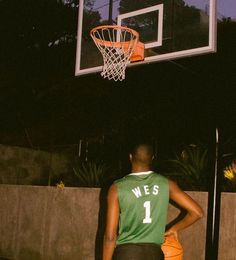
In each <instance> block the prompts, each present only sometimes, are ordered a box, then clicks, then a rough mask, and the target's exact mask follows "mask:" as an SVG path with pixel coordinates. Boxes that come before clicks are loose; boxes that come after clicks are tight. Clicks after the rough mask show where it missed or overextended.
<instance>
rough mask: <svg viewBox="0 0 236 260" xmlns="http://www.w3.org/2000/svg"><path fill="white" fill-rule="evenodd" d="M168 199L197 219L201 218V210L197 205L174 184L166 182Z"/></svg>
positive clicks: (170, 181)
mask: <svg viewBox="0 0 236 260" xmlns="http://www.w3.org/2000/svg"><path fill="white" fill-rule="evenodd" d="M168 182H169V194H170V199H171V200H173V201H174V202H176V203H177V204H178V205H179V206H181V207H182V208H184V209H186V210H187V211H189V212H194V213H195V214H196V215H198V216H199V217H202V216H203V210H202V208H201V207H200V205H198V203H197V202H196V201H195V200H193V199H192V198H191V197H190V196H189V195H188V194H187V193H186V192H184V191H183V190H182V189H181V188H180V187H179V186H178V185H177V183H176V182H174V181H172V180H170V179H169V180H168Z"/></svg>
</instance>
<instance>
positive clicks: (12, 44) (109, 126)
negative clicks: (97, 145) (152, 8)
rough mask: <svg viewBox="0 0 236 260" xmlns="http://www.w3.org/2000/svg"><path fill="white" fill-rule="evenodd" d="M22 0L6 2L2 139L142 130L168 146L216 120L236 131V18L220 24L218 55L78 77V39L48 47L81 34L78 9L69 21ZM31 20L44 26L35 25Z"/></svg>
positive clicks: (210, 128)
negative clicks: (117, 75)
mask: <svg viewBox="0 0 236 260" xmlns="http://www.w3.org/2000/svg"><path fill="white" fill-rule="evenodd" d="M14 1H15V0H12V1H10V2H9V1H1V2H0V4H1V6H0V11H1V13H0V19H5V20H3V21H2V22H1V23H0V24H1V25H2V24H4V25H5V26H4V28H2V29H1V30H2V32H3V34H2V35H4V37H2V41H1V43H0V48H1V52H0V54H1V55H2V56H1V62H0V68H1V70H0V80H1V86H0V99H1V103H0V126H1V127H0V143H7V144H13V145H22V146H30V143H29V140H28V138H29V137H30V139H31V142H32V143H33V145H34V146H39V147H44V146H48V145H60V144H73V143H78V142H79V140H80V139H81V138H85V137H91V136H100V135H106V136H109V137H110V138H111V139H112V140H114V142H116V141H117V140H119V138H121V137H122V136H124V137H126V138H130V136H135V135H138V134H139V135H144V136H145V135H149V136H154V137H156V138H157V139H158V140H159V142H161V143H163V146H164V144H167V143H169V144H170V145H171V144H172V143H173V144H174V143H176V144H177V143H182V142H187V143H189V142H194V141H195V140H204V141H205V140H207V139H208V136H209V133H212V132H214V128H215V126H216V125H220V127H221V129H223V132H224V135H225V136H226V137H227V138H228V137H231V136H232V135H235V130H236V120H235V119H234V118H235V112H236V104H235V103H236V102H235V98H234V97H235V82H236V79H235V64H236V63H235V61H236V55H235V51H233V50H235V46H236V44H235V38H233V36H234V35H235V23H229V24H227V23H226V24H224V25H222V24H221V25H219V29H218V51H217V53H215V54H208V55H203V56H199V57H192V58H187V59H181V60H180V59H179V60H176V61H175V62H176V63H177V65H176V64H175V63H172V62H162V63H156V64H150V65H145V66H140V67H136V68H129V69H128V70H127V76H126V80H125V81H124V82H122V83H120V82H118V83H115V82H110V81H108V80H104V79H102V78H101V77H100V75H99V74H93V75H87V76H82V77H74V75H73V74H74V66H75V64H74V62H75V46H76V42H75V41H74V42H72V43H70V44H68V45H61V46H55V47H53V48H48V46H47V45H45V46H44V44H45V43H44V42H45V41H46V40H45V39H49V40H50V39H51V38H52V37H54V35H55V39H56V37H58V35H60V33H61V31H62V27H63V26H65V28H63V30H71V31H72V33H76V30H77V28H76V26H77V23H76V20H77V12H74V13H73V15H74V16H72V15H71V14H70V13H68V17H66V14H64V15H65V18H63V19H64V20H63V19H62V18H61V13H60V9H59V10H58V12H56V11H55V13H54V20H55V21H56V22H54V20H53V21H51V20H50V19H51V9H50V8H52V7H51V6H48V7H47V8H48V9H46V10H44V6H37V5H35V4H34V5H32V6H30V5H28V6H27V5H26V6H24V8H22V6H21V5H19V6H17V4H14V5H13V4H12V5H10V4H9V3H15V2H14ZM16 3H19V2H16ZM27 3H28V2H27ZM39 3H40V2H39ZM47 4H49V2H47V1H46V2H45V6H47ZM4 5H5V6H4ZM6 6H7V7H9V9H6ZM3 7H4V8H3ZM26 7H27V8H26ZM40 8H42V9H40ZM53 8H54V7H53ZM7 12H8V13H7ZM42 13H44V16H43V17H42V16H41V14H42ZM5 14H6V16H5V18H4V15H5ZM27 14H32V17H29V16H27ZM57 14H58V15H57ZM37 15H39V16H37ZM24 17H28V19H29V20H28V19H26V20H25V19H24ZM34 17H41V18H42V19H41V20H40V19H39V18H37V19H36V20H34V19H35V18H34ZM72 18H73V19H72ZM47 19H48V21H50V22H49V23H45V21H47ZM71 20H73V23H72V22H71ZM31 21H33V22H34V24H36V25H37V26H36V28H40V30H38V31H37V30H36V31H35V30H33V31H32V27H30V26H28V24H30V23H31ZM63 21H68V24H67V23H64V22H63ZM69 22H70V23H69ZM6 28H8V29H9V28H10V29H9V30H6ZM37 42H38V43H37ZM40 44H41V45H40ZM227 138H225V139H227Z"/></svg>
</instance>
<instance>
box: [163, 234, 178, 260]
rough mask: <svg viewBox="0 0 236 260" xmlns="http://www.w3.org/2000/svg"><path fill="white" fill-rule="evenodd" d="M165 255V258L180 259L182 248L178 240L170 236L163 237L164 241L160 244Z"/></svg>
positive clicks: (168, 259)
mask: <svg viewBox="0 0 236 260" xmlns="http://www.w3.org/2000/svg"><path fill="white" fill-rule="evenodd" d="M161 249H162V251H163V253H164V255H165V260H182V259H183V248H182V246H181V244H180V242H179V241H178V240H176V239H175V238H174V237H172V236H168V237H165V241H164V243H163V244H162V246H161Z"/></svg>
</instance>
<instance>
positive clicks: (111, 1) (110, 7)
mask: <svg viewBox="0 0 236 260" xmlns="http://www.w3.org/2000/svg"><path fill="white" fill-rule="evenodd" d="M112 11H113V0H109V16H108V21H109V24H112Z"/></svg>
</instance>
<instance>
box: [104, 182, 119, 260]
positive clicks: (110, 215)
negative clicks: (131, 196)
mask: <svg viewBox="0 0 236 260" xmlns="http://www.w3.org/2000/svg"><path fill="white" fill-rule="evenodd" d="M119 213H120V207H119V201H118V193H117V188H116V186H115V184H113V185H112V186H111V187H110V189H109V192H108V198H107V220H106V229H105V235H104V239H103V258H102V259H103V260H111V259H112V255H113V252H114V249H115V246H116V236H117V228H118V222H119Z"/></svg>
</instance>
